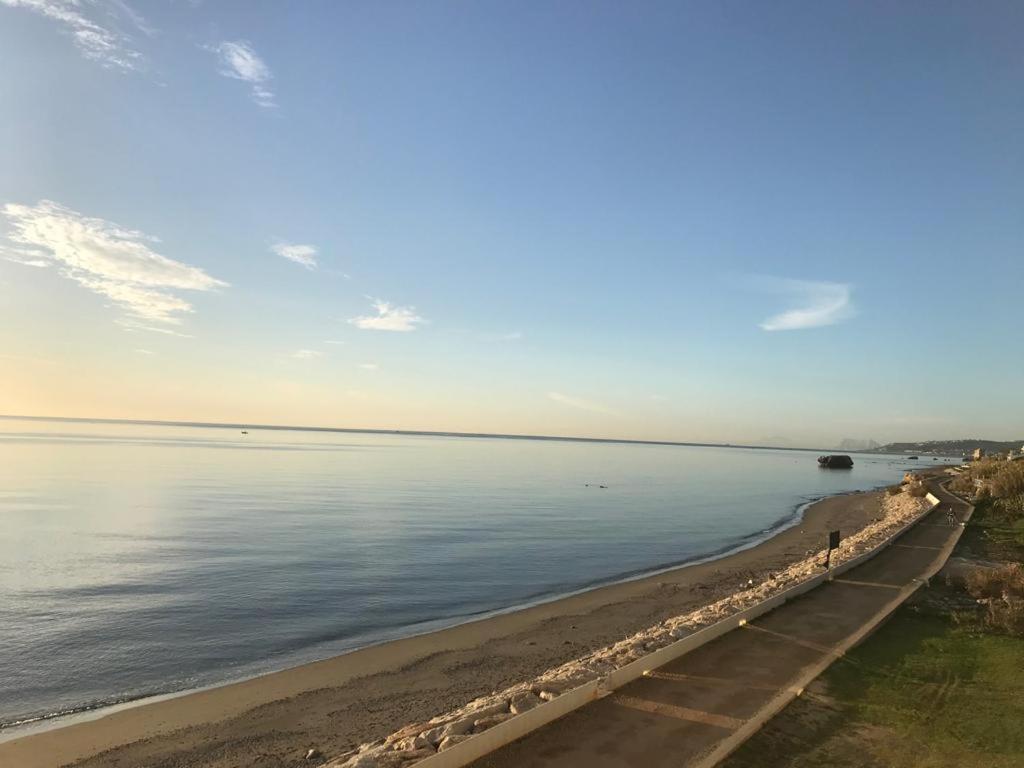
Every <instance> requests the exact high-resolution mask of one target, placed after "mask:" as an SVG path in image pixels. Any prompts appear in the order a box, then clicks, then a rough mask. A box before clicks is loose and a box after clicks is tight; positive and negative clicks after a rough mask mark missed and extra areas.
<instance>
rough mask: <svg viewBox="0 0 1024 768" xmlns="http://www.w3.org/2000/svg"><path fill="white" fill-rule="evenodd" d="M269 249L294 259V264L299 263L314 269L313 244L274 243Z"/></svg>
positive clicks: (314, 252)
mask: <svg viewBox="0 0 1024 768" xmlns="http://www.w3.org/2000/svg"><path fill="white" fill-rule="evenodd" d="M270 249H271V250H272V251H273V252H274V253H276V254H277V255H278V256H282V257H284V258H286V259H288V260H289V261H294V262H295V263H296V264H301V265H302V266H304V267H305V268H306V269H316V254H317V248H316V246H315V245H299V244H297V243H275V244H274V245H272V246H271V247H270Z"/></svg>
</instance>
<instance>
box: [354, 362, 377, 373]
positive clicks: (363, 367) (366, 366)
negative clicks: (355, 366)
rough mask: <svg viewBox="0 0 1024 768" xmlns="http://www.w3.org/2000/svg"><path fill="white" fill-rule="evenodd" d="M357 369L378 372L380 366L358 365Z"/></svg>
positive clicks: (371, 364) (370, 364)
mask: <svg viewBox="0 0 1024 768" xmlns="http://www.w3.org/2000/svg"><path fill="white" fill-rule="evenodd" d="M359 367H360V368H362V369H363V370H364V371H377V370H380V366H379V365H377V364H376V363H360V364H359Z"/></svg>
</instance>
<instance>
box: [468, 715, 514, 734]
mask: <svg viewBox="0 0 1024 768" xmlns="http://www.w3.org/2000/svg"><path fill="white" fill-rule="evenodd" d="M510 717H515V715H513V714H512V713H511V712H503V713H502V714H500V715H490V716H488V717H481V718H480V719H479V720H476V721H474V723H473V733H483V732H484V731H486V730H487V729H488V728H493V727H494V726H496V725H498V724H499V723H504V722H505V721H506V720H508V719H509V718H510Z"/></svg>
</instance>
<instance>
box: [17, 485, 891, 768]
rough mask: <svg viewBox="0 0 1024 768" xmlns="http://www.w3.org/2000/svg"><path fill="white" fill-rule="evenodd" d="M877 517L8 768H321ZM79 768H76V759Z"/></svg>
mask: <svg viewBox="0 0 1024 768" xmlns="http://www.w3.org/2000/svg"><path fill="white" fill-rule="evenodd" d="M880 514H881V492H870V493H857V494H850V495H844V496H836V497H832V498H829V499H825V500H823V501H821V502H818V503H817V504H814V505H813V506H811V507H810V508H809V509H808V510H807V512H806V513H805V516H804V519H803V521H802V522H801V523H800V524H799V525H797V526H795V527H793V528H790V529H787V530H785V531H783V532H781V533H779V534H778V535H776V536H774V537H772V538H771V539H769V540H768V541H765V542H763V543H761V544H759V545H757V546H756V547H753V548H751V549H748V550H745V551H742V552H738V553H735V554H732V555H729V556H727V557H724V558H722V559H719V560H715V561H713V562H710V563H703V564H697V565H689V566H683V567H680V568H677V569H675V570H672V571H668V572H665V573H661V574H658V575H655V576H650V577H647V578H643V579H638V580H636V581H631V582H626V583H623V584H615V585H611V586H607V587H600V588H597V589H593V590H590V591H588V592H584V593H582V594H579V595H574V596H571V597H567V598H564V599H560V600H556V601H553V602H550V603H545V604H543V605H538V606H535V607H532V608H527V609H524V610H521V611H516V612H515V613H509V614H505V615H501V616H494V617H491V618H487V619H482V620H479V621H474V622H471V623H468V624H463V625H461V626H458V627H453V628H450V629H446V630H442V631H439V632H433V633H431V634H428V635H422V636H420V637H414V638H408V639H405V640H397V641H394V642H389V643H385V644H382V645H378V646H374V647H371V648H366V649H363V650H360V651H354V652H352V653H348V654H345V655H342V656H338V657H335V658H332V659H327V660H325V661H320V662H315V663H313V664H307V665H304V666H301V667H297V668H295V669H290V670H285V671H283V672H277V673H273V674H269V675H264V676H262V677H259V678H255V679H253V680H248V681H244V682H240V683H234V684H231V685H226V686H222V687H219V688H214V689H210V690H206V691H200V692H196V693H191V694H188V695H185V696H178V697H175V698H170V699H166V700H163V701H157V702H153V703H148V704H140V705H138V706H133V707H130V708H127V709H123V710H120V711H117V712H114V713H112V714H109V715H106V716H105V717H101V718H99V719H96V720H91V721H86V722H79V723H75V724H72V725H68V726H65V727H62V728H58V729H54V730H50V731H44V732H41V733H36V734H32V735H28V736H25V737H23V738H19V739H16V740H13V741H8V742H4V743H0V766H4V768H50V767H51V766H61V765H67V764H69V763H73V762H74V763H76V765H81V766H89V767H90V768H95V767H98V766H120V767H122V768H127V767H128V766H141V765H145V766H147V767H148V768H170V767H171V766H175V767H178V766H180V767H182V768H184V767H185V766H189V767H190V768H191V767H193V766H211V767H215V768H228V767H229V766H230V767H231V768H235V767H240V766H253V765H255V766H271V767H272V766H286V765H287V766H294V765H300V764H301V765H311V764H316V763H317V762H321V761H318V760H317V761H305V760H304V759H303V757H304V755H305V753H306V751H307V750H308V749H309V748H311V747H312V748H316V749H317V750H319V751H320V752H321V753H322V754H323V755H324V756H325V758H329V757H331V756H333V755H339V754H341V753H344V752H346V751H347V750H349V749H352V748H353V747H355V746H357V745H358V744H360V743H362V742H366V741H369V740H372V739H375V738H378V737H383V736H386V735H387V734H389V733H391V732H393V731H394V730H396V729H397V728H399V727H401V726H402V725H404V724H406V723H409V722H417V721H422V720H428V719H429V718H431V717H432V716H434V715H437V714H439V713H442V712H446V711H448V710H452V709H455V708H457V707H460V706H461V705H463V704H465V703H466V702H467V701H470V700H471V699H474V698H476V697H477V696H481V695H484V694H487V693H490V692H491V691H494V690H498V689H502V688H506V687H508V686H511V685H513V684H515V683H517V682H520V681H523V680H526V679H528V678H532V677H535V676H537V675H539V674H541V673H543V672H544V671H546V670H548V669H550V668H552V667H554V666H557V665H559V664H561V663H563V662H566V661H570V660H572V659H575V658H578V657H580V656H582V655H584V654H585V653H587V652H589V651H592V650H596V649H598V648H601V647H604V646H607V645H610V644H612V643H614V642H616V641H618V640H621V639H622V638H624V637H626V636H627V635H630V634H632V633H633V632H636V631H638V630H641V629H644V628H647V627H650V626H651V625H654V624H656V623H658V622H661V621H664V620H666V619H668V618H671V617H673V616H678V615H680V614H683V613H686V612H688V611H690V610H693V609H695V608H698V607H700V606H702V605H705V604H707V603H711V602H713V601H715V600H718V599H719V598H722V597H725V596H726V595H729V594H731V593H733V592H735V591H736V590H737V589H738V588H739V587H740V585H741V584H743V583H745V582H746V581H747V579H753V581H754V582H755V583H759V582H761V581H762V580H764V578H766V577H767V576H768V575H769V574H771V573H772V572H775V571H778V570H780V569H781V568H784V567H785V566H787V565H789V564H790V563H792V562H795V561H797V560H800V559H802V558H804V557H805V556H806V554H807V552H808V551H809V550H817V549H820V548H821V546H822V543H823V537H824V536H825V535H826V532H827V531H829V530H832V529H834V528H839V529H840V530H842V531H843V533H844V535H849V534H852V533H854V532H855V531H857V530H859V529H860V528H861V527H863V526H864V525H865V524H867V523H868V522H870V521H871V520H872V519H874V518H877V517H879V516H880ZM76 761H77V762H76Z"/></svg>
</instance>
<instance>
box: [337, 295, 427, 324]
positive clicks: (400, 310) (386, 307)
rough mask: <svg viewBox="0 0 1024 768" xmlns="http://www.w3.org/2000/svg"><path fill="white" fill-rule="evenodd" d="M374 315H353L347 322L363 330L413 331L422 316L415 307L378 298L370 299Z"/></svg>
mask: <svg viewBox="0 0 1024 768" xmlns="http://www.w3.org/2000/svg"><path fill="white" fill-rule="evenodd" d="M371 301H372V302H373V308H374V309H375V310H377V314H376V315H363V316H360V317H353V318H352V319H351V320H349V322H350V323H351V324H352V325H354V326H355V327H356V328H362V329H363V330H364V331H415V330H416V326H417V325H419V324H420V323H422V322H423V318H422V317H420V316H419V315H417V314H416V309H415V307H397V306H395V305H394V304H390V303H388V302H386V301H381V300H380V299H372V300H371Z"/></svg>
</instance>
